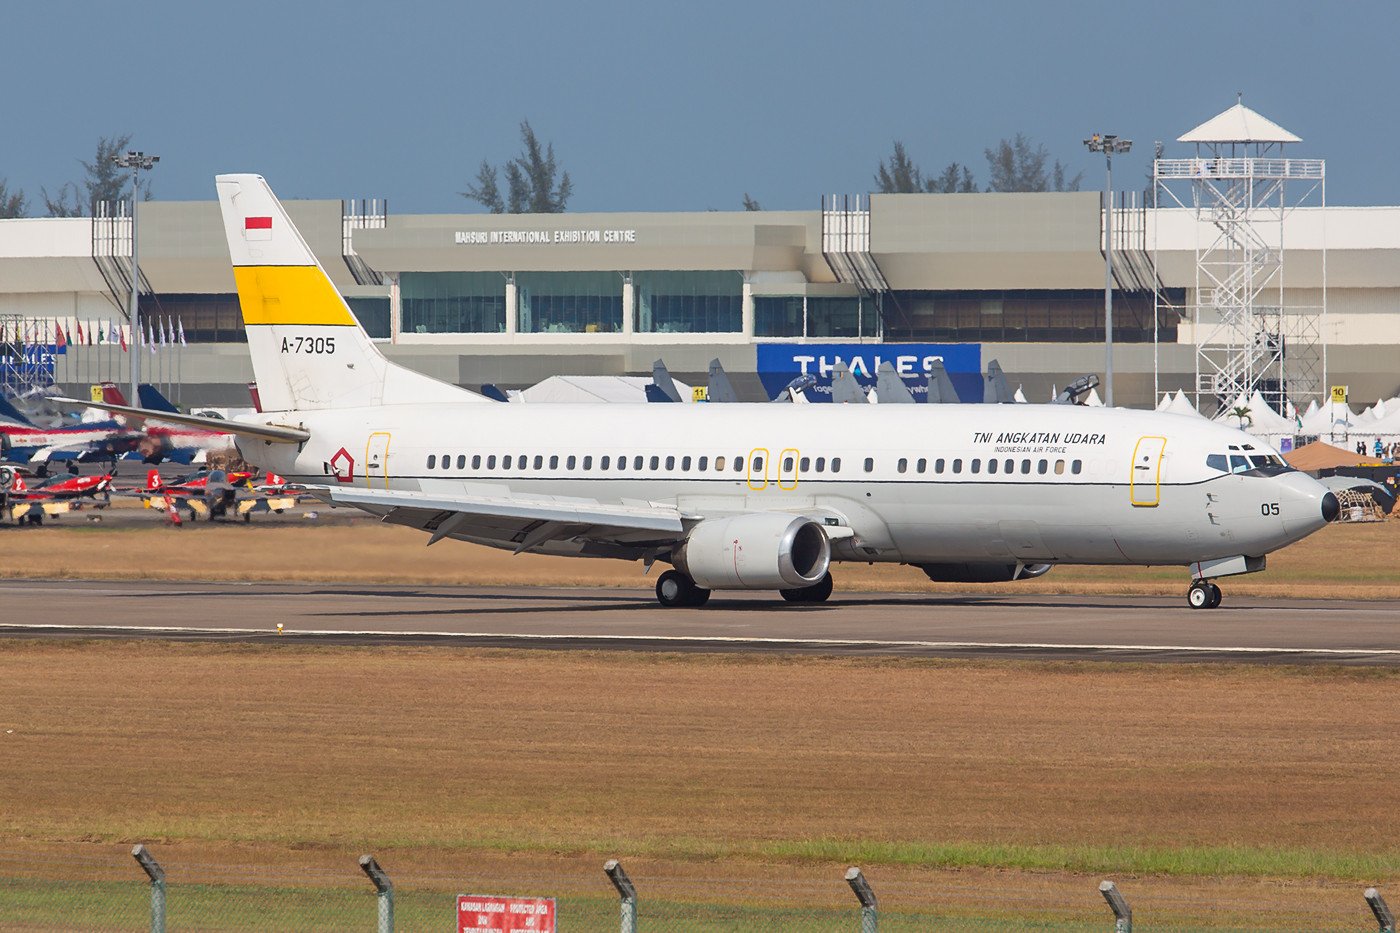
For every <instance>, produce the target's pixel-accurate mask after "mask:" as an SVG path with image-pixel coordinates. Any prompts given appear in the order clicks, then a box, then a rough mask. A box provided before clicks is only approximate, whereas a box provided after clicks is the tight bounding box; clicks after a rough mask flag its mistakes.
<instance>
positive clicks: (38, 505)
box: [0, 467, 112, 525]
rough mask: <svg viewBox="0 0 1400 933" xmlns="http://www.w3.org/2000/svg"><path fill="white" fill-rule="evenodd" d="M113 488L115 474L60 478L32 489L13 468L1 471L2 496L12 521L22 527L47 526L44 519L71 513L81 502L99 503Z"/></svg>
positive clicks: (74, 475)
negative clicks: (46, 516) (27, 524)
mask: <svg viewBox="0 0 1400 933" xmlns="http://www.w3.org/2000/svg"><path fill="white" fill-rule="evenodd" d="M111 488H112V474H110V473H104V474H101V475H93V476H79V475H78V474H76V473H71V474H60V475H58V476H51V477H49V478H48V479H43V480H39V481H38V482H36V483H34V484H33V485H30V484H29V482H28V481H26V480H25V478H24V474H23V473H20V472H18V471H16V470H15V469H14V468H13V467H3V468H0V494H3V496H4V507H5V509H6V510H7V511H8V512H9V514H10V517H11V518H12V519H13V520H14V521H16V522H19V523H24V522H28V523H29V524H31V525H40V524H43V521H44V516H45V515H49V516H56V515H61V514H63V513H64V512H67V511H68V510H69V509H70V508H72V507H73V505H74V503H75V502H76V501H77V500H79V499H84V498H89V499H95V498H96V497H97V496H98V495H99V494H102V493H106V492H107V491H108V490H110V489H111Z"/></svg>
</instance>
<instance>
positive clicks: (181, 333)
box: [180, 318, 189, 347]
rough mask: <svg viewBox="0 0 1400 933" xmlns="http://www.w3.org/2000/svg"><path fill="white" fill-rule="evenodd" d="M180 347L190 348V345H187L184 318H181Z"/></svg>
mask: <svg viewBox="0 0 1400 933" xmlns="http://www.w3.org/2000/svg"><path fill="white" fill-rule="evenodd" d="M180 346H182V347H187V346H189V344H187V343H185V319H184V318H180Z"/></svg>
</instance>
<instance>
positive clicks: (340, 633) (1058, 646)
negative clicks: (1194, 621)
mask: <svg viewBox="0 0 1400 933" xmlns="http://www.w3.org/2000/svg"><path fill="white" fill-rule="evenodd" d="M7 629H13V630H27V631H41V630H52V631H56V632H62V631H72V630H81V631H102V632H130V633H133V634H140V633H144V634H153V635H154V634H167V635H172V634H173V635H266V636H268V637H269V638H275V637H277V635H278V634H279V633H277V632H276V630H275V629H267V630H264V629H252V628H191V627H189V626H175V625H59V624H56V623H32V624H29V623H10V622H0V631H3V630H7ZM281 635H282V637H287V636H296V635H312V636H321V637H331V636H334V637H340V638H345V637H361V638H371V637H384V638H444V639H462V640H471V639H482V638H502V639H514V640H517V641H541V642H543V641H564V642H567V641H618V642H624V641H632V642H660V643H667V642H674V643H676V644H717V645H745V644H750V645H797V646H803V647H821V646H823V645H830V646H832V647H836V648H916V649H921V650H925V651H930V650H943V651H967V650H976V649H981V650H989V649H990V650H1002V651H1008V650H1016V649H1019V650H1059V651H1129V652H1143V653H1146V652H1163V651H1173V652H1193V653H1198V654H1238V655H1261V654H1275V655H1300V656H1301V655H1322V656H1334V657H1356V656H1358V655H1360V656H1363V657H1397V658H1400V649H1397V648H1269V647H1248V646H1239V645H1236V646H1211V645H1092V644H1072V643H1057V642H991V641H876V640H872V639H843V638H757V637H754V638H745V637H741V636H732V635H603V634H599V635H540V634H532V633H517V632H391V631H379V630H354V629H288V630H287V631H286V632H284V633H281Z"/></svg>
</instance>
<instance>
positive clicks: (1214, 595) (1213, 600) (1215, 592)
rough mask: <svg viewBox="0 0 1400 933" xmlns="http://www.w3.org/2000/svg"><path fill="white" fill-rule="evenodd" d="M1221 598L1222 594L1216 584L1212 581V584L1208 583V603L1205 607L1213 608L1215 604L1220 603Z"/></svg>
mask: <svg viewBox="0 0 1400 933" xmlns="http://www.w3.org/2000/svg"><path fill="white" fill-rule="evenodd" d="M1221 598H1222V594H1221V592H1220V587H1218V586H1216V585H1215V584H1214V583H1212V584H1211V585H1210V605H1209V606H1207V607H1206V608H1207V609H1214V608H1215V607H1216V606H1218V605H1220V600H1221Z"/></svg>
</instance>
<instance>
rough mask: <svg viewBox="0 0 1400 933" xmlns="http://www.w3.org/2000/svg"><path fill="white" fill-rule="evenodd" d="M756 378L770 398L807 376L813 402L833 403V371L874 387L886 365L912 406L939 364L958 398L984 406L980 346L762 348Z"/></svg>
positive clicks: (921, 397)
mask: <svg viewBox="0 0 1400 933" xmlns="http://www.w3.org/2000/svg"><path fill="white" fill-rule="evenodd" d="M757 349H758V365H757V370H758V376H759V378H760V379H761V380H762V381H763V387H764V389H766V390H767V392H768V396H769V398H772V397H773V396H775V395H777V394H778V393H779V392H781V391H782V390H783V387H784V386H786V385H787V384H788V383H789V382H791V381H792V380H794V379H796V378H797V377H798V376H802V375H806V374H810V375H813V376H816V377H817V384H816V385H815V386H813V387H812V388H810V389H808V390H807V398H809V399H811V400H812V401H814V402H829V401H831V370H832V368H833V367H835V365H836V364H837V362H842V363H845V364H846V366H847V368H849V369H850V371H851V373H852V375H854V376H855V377H856V381H858V382H859V383H860V384H861V385H863V386H866V387H870V386H873V385H875V374H876V373H877V372H878V371H879V369H880V364H881V363H883V362H885V361H886V360H888V361H889V362H890V364H891V365H892V366H894V369H895V372H897V373H899V376H900V378H901V379H903V380H904V384H905V386H907V387H908V389H909V392H910V393H911V394H912V395H913V396H914V400H915V401H916V402H922V401H923V400H924V396H925V395H926V394H927V393H928V376H927V374H928V366H929V364H930V363H931V362H932V361H934V360H942V361H943V368H944V369H946V370H947V371H948V376H949V378H950V379H952V382H953V388H955V389H957V392H958V397H959V398H961V399H962V400H963V401H965V402H980V401H982V345H981V344H980V343H805V344H795V343H761V344H759V345H758V347H757Z"/></svg>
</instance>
